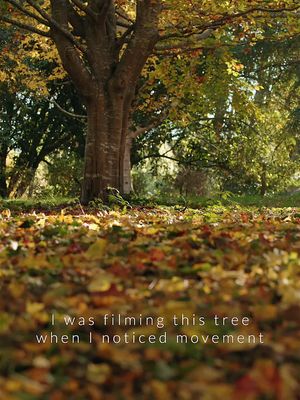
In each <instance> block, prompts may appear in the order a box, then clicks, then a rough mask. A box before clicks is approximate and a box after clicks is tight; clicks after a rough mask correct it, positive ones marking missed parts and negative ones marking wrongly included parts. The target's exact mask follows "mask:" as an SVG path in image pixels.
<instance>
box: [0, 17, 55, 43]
mask: <svg viewBox="0 0 300 400" xmlns="http://www.w3.org/2000/svg"><path fill="white" fill-rule="evenodd" d="M0 21H3V22H6V23H7V24H10V25H13V26H17V27H18V28H21V29H24V30H25V31H29V32H32V33H36V34H38V35H41V36H45V37H49V38H50V37H51V34H50V32H49V31H48V32H46V31H42V30H41V29H38V28H35V27H34V26H32V25H28V24H24V23H23V22H19V21H16V20H14V19H11V18H8V17H5V16H3V15H1V16H0Z"/></svg>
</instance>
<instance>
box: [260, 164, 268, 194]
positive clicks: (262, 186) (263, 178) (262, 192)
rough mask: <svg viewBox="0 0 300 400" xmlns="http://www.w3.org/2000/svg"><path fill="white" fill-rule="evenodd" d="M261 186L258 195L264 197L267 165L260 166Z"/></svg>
mask: <svg viewBox="0 0 300 400" xmlns="http://www.w3.org/2000/svg"><path fill="white" fill-rule="evenodd" d="M260 180H261V186H260V195H261V196H265V195H266V193H267V165H266V164H265V163H264V164H263V165H262V173H261V176H260Z"/></svg>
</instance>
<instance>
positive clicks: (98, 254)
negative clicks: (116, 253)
mask: <svg viewBox="0 0 300 400" xmlns="http://www.w3.org/2000/svg"><path fill="white" fill-rule="evenodd" d="M106 246H107V240H105V239H98V240H97V241H96V242H95V243H93V244H92V245H91V246H90V247H89V248H88V250H87V252H86V255H87V257H88V258H90V259H92V260H99V259H101V258H103V256H104V254H105V250H106Z"/></svg>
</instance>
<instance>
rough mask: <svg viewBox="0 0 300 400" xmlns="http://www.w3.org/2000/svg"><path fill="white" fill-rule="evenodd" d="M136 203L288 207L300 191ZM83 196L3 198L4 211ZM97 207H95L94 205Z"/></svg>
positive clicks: (138, 202)
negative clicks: (262, 195)
mask: <svg viewBox="0 0 300 400" xmlns="http://www.w3.org/2000/svg"><path fill="white" fill-rule="evenodd" d="M129 202H130V204H131V205H132V206H145V207H151V206H153V207H154V206H178V207H181V208H195V209H197V208H206V207H210V206H214V205H222V206H234V205H237V206H242V207H258V208H262V207H268V208H288V207H300V193H294V194H276V195H269V196H265V197H261V196H259V195H234V194H231V193H221V194H219V195H218V196H213V197H203V196H187V197H183V196H176V195H168V196H166V195H165V196H159V197H150V198H139V197H136V196H134V197H133V198H131V200H129ZM79 204H80V202H79V199H74V198H65V197H56V198H53V197H51V198H44V199H34V198H32V199H9V200H4V199H0V211H1V210H3V209H6V208H8V209H10V210H12V211H17V212H28V211H32V210H46V211H47V210H49V211H50V210H53V209H57V208H65V207H76V206H79ZM92 208H93V207H92Z"/></svg>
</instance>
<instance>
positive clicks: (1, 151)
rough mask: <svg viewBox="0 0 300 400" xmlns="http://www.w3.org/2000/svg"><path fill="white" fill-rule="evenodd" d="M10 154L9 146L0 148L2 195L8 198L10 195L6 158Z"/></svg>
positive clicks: (0, 195) (0, 189)
mask: <svg viewBox="0 0 300 400" xmlns="http://www.w3.org/2000/svg"><path fill="white" fill-rule="evenodd" d="M7 154H8V148H7V146H5V145H4V146H1V148H0V197H2V198H6V197H7V196H8V191H7V183H6V158H7Z"/></svg>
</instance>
